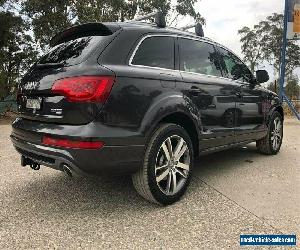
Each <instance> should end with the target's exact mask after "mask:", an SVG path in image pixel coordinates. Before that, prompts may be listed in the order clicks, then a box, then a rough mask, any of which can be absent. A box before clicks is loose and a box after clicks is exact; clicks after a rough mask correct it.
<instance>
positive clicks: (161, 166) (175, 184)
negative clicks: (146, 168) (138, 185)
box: [155, 135, 191, 195]
mask: <svg viewBox="0 0 300 250" xmlns="http://www.w3.org/2000/svg"><path fill="white" fill-rule="evenodd" d="M190 163H191V162H190V153H189V148H188V146H187V143H186V141H185V140H184V139H183V138H182V137H180V136H178V135H173V136H170V137H168V138H167V139H166V140H165V141H164V142H163V143H162V145H161V146H160V148H159V150H158V153H157V157H156V164H155V177H156V183H157V185H158V187H159V189H160V190H161V191H162V192H163V193H164V194H166V195H174V194H176V193H177V192H179V191H180V190H181V188H182V187H183V186H184V184H185V182H186V180H187V177H188V175H189V171H190Z"/></svg>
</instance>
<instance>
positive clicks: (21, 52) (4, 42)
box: [0, 11, 37, 100]
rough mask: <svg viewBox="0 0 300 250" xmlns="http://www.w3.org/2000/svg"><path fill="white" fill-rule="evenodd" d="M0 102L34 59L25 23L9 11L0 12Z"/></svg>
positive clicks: (33, 50)
mask: <svg viewBox="0 0 300 250" xmlns="http://www.w3.org/2000/svg"><path fill="white" fill-rule="evenodd" d="M0 23H1V26H0V61H1V64H0V100H1V99H3V98H4V97H6V96H7V95H9V94H10V93H11V92H12V91H13V90H14V89H15V87H16V84H17V82H18V79H19V78H20V73H22V72H24V70H25V69H26V68H28V66H29V65H30V64H31V63H32V62H33V61H34V60H35V59H36V56H37V52H36V51H35V48H34V47H33V43H32V38H31V36H29V35H28V34H27V33H26V31H27V30H28V28H29V27H28V25H27V24H26V23H25V21H24V20H23V19H22V18H21V17H19V16H16V15H15V14H14V13H12V12H10V11H2V12H0Z"/></svg>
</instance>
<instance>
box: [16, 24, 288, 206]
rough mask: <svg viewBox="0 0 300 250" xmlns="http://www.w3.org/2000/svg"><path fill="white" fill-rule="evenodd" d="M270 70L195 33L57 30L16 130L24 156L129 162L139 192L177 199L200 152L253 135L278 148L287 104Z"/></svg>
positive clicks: (99, 164)
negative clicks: (274, 88)
mask: <svg viewBox="0 0 300 250" xmlns="http://www.w3.org/2000/svg"><path fill="white" fill-rule="evenodd" d="M267 80H268V75H267V73H266V72H265V71H257V73H256V76H253V74H252V73H251V72H250V70H249V69H248V68H247V67H246V66H245V64H244V63H243V62H242V61H241V60H240V59H239V58H238V57H237V56H236V55H235V54H234V53H232V52H231V51H230V50H228V49H226V48H225V47H224V46H222V45H220V44H217V43H215V42H213V41H212V40H210V39H207V38H204V37H202V36H199V35H196V34H194V33H190V32H185V31H182V30H179V29H174V28H166V27H164V25H157V24H155V23H154V24H146V23H141V22H131V23H130V22H128V23H126V22H125V23H89V24H83V25H80V26H75V27H72V28H70V29H68V30H66V31H64V32H62V33H60V34H58V35H57V36H55V37H54V38H53V39H52V40H51V49H50V50H49V51H48V52H47V53H46V54H45V55H44V56H42V57H41V58H40V60H39V61H38V62H37V63H36V64H34V65H33V66H32V68H31V69H30V70H29V71H28V72H27V74H26V75H25V76H24V77H23V79H22V82H21V84H20V86H19V90H18V109H19V117H18V118H17V119H16V120H15V121H14V122H13V124H12V127H13V131H12V134H11V140H12V142H13V144H14V146H15V148H16V150H17V151H18V152H19V153H20V154H21V155H22V157H21V159H22V162H21V163H22V165H23V166H26V165H29V166H31V167H32V168H33V169H39V167H40V165H45V166H48V167H51V168H54V169H57V170H61V171H65V172H66V173H68V174H69V175H72V174H75V173H79V174H82V173H87V174H94V175H99V174H105V173H106V174H107V173H108V174H109V173H112V174H118V175H119V174H132V180H133V184H134V186H135V187H136V189H137V191H138V192H139V193H140V194H141V195H142V196H143V197H145V198H146V199H148V200H151V201H153V202H156V203H159V204H171V203H173V202H175V201H177V200H178V199H179V198H180V197H181V196H182V195H183V193H184V192H185V190H186V188H187V186H188V184H189V181H190V178H191V175H192V169H193V162H194V158H195V157H197V156H199V155H202V154H206V153H210V152H215V151H219V150H224V149H228V148H232V147H236V146H240V145H244V144H247V143H250V142H255V141H256V144H257V148H258V151H260V152H262V153H264V154H269V155H270V154H276V153H277V152H278V151H279V149H280V146H281V142H282V131H283V129H282V128H283V109H282V107H281V103H280V100H279V98H278V96H277V95H276V94H274V93H272V92H270V91H268V90H266V89H264V88H262V87H261V86H260V85H259V84H260V83H262V82H265V81H267Z"/></svg>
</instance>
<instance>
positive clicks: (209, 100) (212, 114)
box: [177, 37, 238, 150]
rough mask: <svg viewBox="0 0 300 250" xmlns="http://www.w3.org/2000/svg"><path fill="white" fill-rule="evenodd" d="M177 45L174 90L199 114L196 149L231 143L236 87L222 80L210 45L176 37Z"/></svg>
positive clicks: (212, 46)
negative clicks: (179, 79) (177, 79)
mask: <svg viewBox="0 0 300 250" xmlns="http://www.w3.org/2000/svg"><path fill="white" fill-rule="evenodd" d="M178 45H179V46H178V47H179V69H180V72H181V75H182V78H183V82H181V83H177V88H179V89H180V91H181V92H182V93H183V95H184V96H185V97H186V99H187V100H188V101H190V102H192V105H195V106H196V107H197V109H198V111H199V116H200V120H201V129H202V134H201V138H200V139H201V143H200V150H205V149H208V148H213V147H218V146H221V145H228V144H231V143H233V142H234V121H235V117H234V115H235V112H234V109H235V89H236V88H237V86H238V84H237V83H235V82H234V81H229V80H226V79H225V80H224V79H223V78H222V72H221V69H220V65H219V59H218V53H217V51H216V50H215V48H214V45H213V44H212V43H209V42H207V41H204V40H197V39H191V38H183V37H180V38H178Z"/></svg>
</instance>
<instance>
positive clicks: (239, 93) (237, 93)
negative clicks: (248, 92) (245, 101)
mask: <svg viewBox="0 0 300 250" xmlns="http://www.w3.org/2000/svg"><path fill="white" fill-rule="evenodd" d="M235 95H236V96H237V97H238V98H242V97H243V95H242V93H241V92H239V91H237V92H235Z"/></svg>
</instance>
